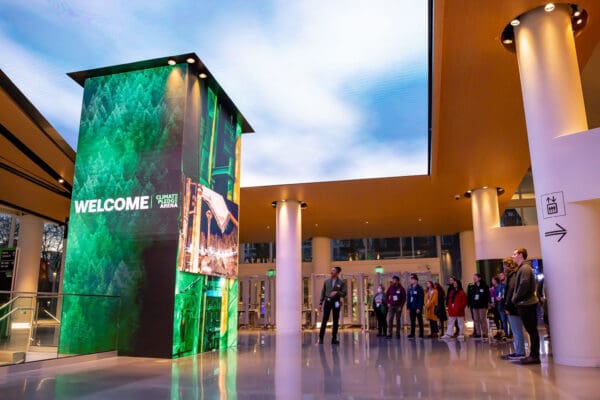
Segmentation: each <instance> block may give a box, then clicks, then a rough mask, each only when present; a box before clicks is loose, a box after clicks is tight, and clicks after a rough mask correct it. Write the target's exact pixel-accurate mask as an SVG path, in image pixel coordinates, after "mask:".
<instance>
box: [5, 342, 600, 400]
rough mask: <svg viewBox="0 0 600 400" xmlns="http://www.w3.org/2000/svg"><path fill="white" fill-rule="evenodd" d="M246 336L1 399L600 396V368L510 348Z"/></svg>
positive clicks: (95, 367) (83, 369)
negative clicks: (521, 360) (222, 347)
mask: <svg viewBox="0 0 600 400" xmlns="http://www.w3.org/2000/svg"><path fill="white" fill-rule="evenodd" d="M315 341H316V334H315V333H304V334H303V335H302V336H300V335H298V336H280V337H277V336H276V335H275V334H273V333H264V332H263V333H261V332H251V333H248V332H244V333H240V337H239V348H238V349H237V350H227V351H222V352H213V353H207V354H203V355H200V356H197V357H187V358H183V359H179V360H157V359H142V358H127V357H120V358H110V359H106V360H101V361H94V362H89V363H81V364H77V365H75V366H68V367H61V368H54V369H46V370H39V371H35V372H29V373H19V374H13V375H10V376H7V377H4V378H1V380H0V398H1V399H52V398H56V399H113V400H117V399H144V400H151V399H275V398H277V399H398V398H401V399H402V398H404V399H417V398H418V399H427V398H432V399H433V398H435V399H438V398H445V399H503V400H505V399H598V398H600V383H599V382H600V369H588V368H573V367H563V366H558V365H554V364H552V363H551V362H550V363H549V362H548V357H547V356H545V355H544V356H543V361H542V365H541V366H540V365H537V366H521V365H514V364H512V363H510V362H508V361H501V360H500V359H499V358H498V356H499V355H500V354H501V353H503V351H504V350H506V348H505V347H506V345H500V346H491V345H489V344H487V343H481V342H477V341H474V340H468V341H467V342H465V343H461V342H449V343H444V342H438V341H432V340H416V341H415V340H409V339H406V338H405V337H403V338H401V339H400V340H397V339H392V340H386V339H380V338H377V337H375V336H374V335H369V334H363V333H361V332H344V333H343V334H342V336H341V345H340V346H331V345H330V344H329V343H327V342H326V344H325V345H322V346H319V345H316V344H315Z"/></svg>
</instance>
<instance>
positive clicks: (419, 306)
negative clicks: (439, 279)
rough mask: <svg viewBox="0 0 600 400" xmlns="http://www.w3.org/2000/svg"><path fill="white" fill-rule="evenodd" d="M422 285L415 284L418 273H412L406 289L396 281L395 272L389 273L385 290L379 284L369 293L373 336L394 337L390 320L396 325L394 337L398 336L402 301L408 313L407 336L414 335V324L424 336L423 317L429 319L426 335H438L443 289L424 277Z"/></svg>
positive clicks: (441, 317) (443, 318) (443, 306)
mask: <svg viewBox="0 0 600 400" xmlns="http://www.w3.org/2000/svg"><path fill="white" fill-rule="evenodd" d="M426 285H427V286H426V289H425V290H423V288H422V287H421V285H419V277H418V276H417V275H415V274H413V275H411V276H410V286H409V287H408V289H407V290H406V289H404V287H403V286H402V285H401V284H400V278H399V277H398V276H394V277H392V282H391V284H390V287H389V288H388V289H387V290H386V289H385V287H384V286H383V285H379V287H378V288H377V293H376V294H375V296H374V297H373V309H374V310H375V316H376V317H377V329H378V333H377V336H379V337H383V336H385V337H387V338H388V339H391V338H393V337H394V335H393V334H394V323H395V325H396V338H398V339H399V338H400V329H401V327H402V322H401V315H402V309H403V308H404V304H405V303H406V309H407V311H408V313H409V315H410V335H408V338H409V339H413V338H415V337H416V336H415V335H416V329H417V324H418V327H419V337H420V338H424V337H425V332H424V323H423V321H424V319H426V320H428V321H429V324H430V328H431V334H430V335H429V337H430V338H437V337H439V331H440V328H441V329H442V330H443V326H444V321H446V320H447V316H446V308H445V292H444V289H443V288H442V286H441V285H440V284H439V283H434V282H432V281H427V284H426Z"/></svg>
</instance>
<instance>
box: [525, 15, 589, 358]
mask: <svg viewBox="0 0 600 400" xmlns="http://www.w3.org/2000/svg"><path fill="white" fill-rule="evenodd" d="M520 21H521V24H520V25H519V26H518V27H516V28H515V45H516V51H517V58H518V63H519V74H520V78H521V89H522V92H523V104H524V107H525V120H526V123H527V134H528V138H529V150H530V153H531V162H532V171H533V179H534V182H535V189H536V196H537V198H538V202H537V205H538V210H537V211H538V221H539V226H540V237H541V245H542V257H543V261H544V275H545V277H546V287H547V290H548V298H549V302H548V305H549V309H550V314H549V316H550V324H551V331H552V348H553V355H554V361H555V362H557V363H559V364H565V365H573V366H595V367H598V366H600V346H599V345H598V340H597V337H595V335H594V332H598V331H600V314H599V313H598V310H597V305H596V304H595V303H594V302H589V301H583V300H582V299H583V298H585V297H586V294H584V293H583V292H582V290H583V291H584V292H585V289H582V284H583V285H584V286H585V284H584V283H583V282H590V283H591V282H599V281H600V268H598V259H599V258H600V250H599V246H598V243H600V205H599V204H598V199H595V200H591V201H576V199H574V197H575V195H574V194H573V193H569V191H568V190H565V185H566V182H564V181H563V179H561V178H560V176H561V173H560V171H561V169H563V168H565V164H567V163H568V164H571V163H572V162H573V159H574V158H577V157H580V156H581V155H579V154H572V157H571V158H570V159H569V158H566V159H565V158H563V159H561V160H566V161H560V162H557V160H556V158H557V157H556V155H557V154H559V153H560V148H559V143H558V142H560V140H559V139H560V138H561V137H563V136H567V135H571V134H575V133H579V132H582V131H586V130H587V129H588V126H587V119H586V114H585V108H584V102H583V94H582V89H581V78H580V75H579V65H578V62H577V54H576V50H575V40H574V36H573V31H572V26H571V19H570V10H569V8H568V6H567V5H562V4H558V5H557V6H556V9H555V10H554V11H552V12H545V11H544V9H543V8H539V9H535V10H532V11H530V12H528V13H526V14H525V15H523V16H521V18H520ZM582 172H586V173H587V172H589V171H582ZM551 193H560V196H556V197H557V198H558V202H559V205H558V207H559V209H560V212H556V213H555V212H554V211H555V210H550V211H551V213H550V214H548V212H545V211H546V209H545V207H546V206H547V205H546V204H545V203H544V201H543V200H544V199H547V197H548V196H547V194H551ZM545 195H546V196H545ZM563 198H564V202H563V201H561V200H562V199H563ZM558 225H560V226H561V227H564V228H565V229H566V230H567V231H568V233H567V234H566V236H564V237H561V236H558V235H550V236H547V237H546V235H545V233H546V232H551V231H556V230H558V229H559V227H558ZM559 237H560V238H561V240H560V242H559V241H558V239H559ZM588 292H589V290H588ZM582 296H583V297H582Z"/></svg>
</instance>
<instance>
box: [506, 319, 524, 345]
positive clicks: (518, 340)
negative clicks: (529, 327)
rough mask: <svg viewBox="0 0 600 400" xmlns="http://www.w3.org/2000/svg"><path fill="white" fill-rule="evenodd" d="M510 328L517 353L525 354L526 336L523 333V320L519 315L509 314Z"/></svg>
mask: <svg viewBox="0 0 600 400" xmlns="http://www.w3.org/2000/svg"><path fill="white" fill-rule="evenodd" d="M507 317H508V323H509V324H510V330H511V331H512V334H513V338H514V340H515V341H514V342H513V345H514V347H515V353H517V354H522V355H525V336H524V335H523V320H522V319H521V317H520V316H518V315H510V314H509V315H507Z"/></svg>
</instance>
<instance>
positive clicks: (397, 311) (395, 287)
mask: <svg viewBox="0 0 600 400" xmlns="http://www.w3.org/2000/svg"><path fill="white" fill-rule="evenodd" d="M386 296H387V304H388V330H389V331H388V335H387V338H388V339H391V338H392V333H393V332H394V317H395V319H396V337H397V338H398V339H400V329H401V328H402V324H401V322H400V321H401V316H402V308H403V307H404V303H405V302H406V290H404V287H402V285H401V284H400V277H398V276H396V275H394V276H393V277H392V284H391V285H390V287H389V288H388V290H387V293H386Z"/></svg>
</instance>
